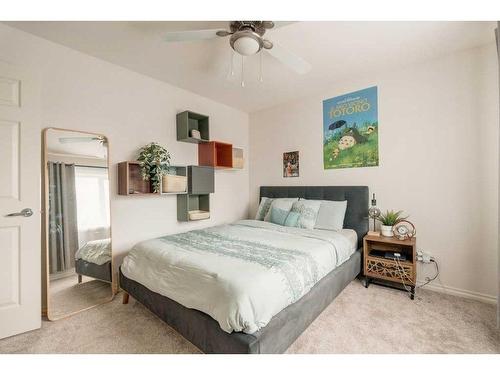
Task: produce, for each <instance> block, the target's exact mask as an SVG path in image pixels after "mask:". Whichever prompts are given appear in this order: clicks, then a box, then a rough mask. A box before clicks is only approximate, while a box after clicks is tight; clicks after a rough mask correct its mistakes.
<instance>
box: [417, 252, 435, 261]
mask: <svg viewBox="0 0 500 375" xmlns="http://www.w3.org/2000/svg"><path fill="white" fill-rule="evenodd" d="M431 259H432V255H431V253H428V252H425V251H422V250H418V251H417V262H422V263H430V262H431Z"/></svg>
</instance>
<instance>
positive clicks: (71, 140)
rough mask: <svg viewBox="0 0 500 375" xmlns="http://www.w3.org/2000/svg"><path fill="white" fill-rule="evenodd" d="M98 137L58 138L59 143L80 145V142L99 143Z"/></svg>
mask: <svg viewBox="0 0 500 375" xmlns="http://www.w3.org/2000/svg"><path fill="white" fill-rule="evenodd" d="M100 140H101V138H99V137H68V138H59V143H81V142H93V141H100Z"/></svg>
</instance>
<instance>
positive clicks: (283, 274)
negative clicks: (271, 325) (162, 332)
mask: <svg viewBox="0 0 500 375" xmlns="http://www.w3.org/2000/svg"><path fill="white" fill-rule="evenodd" d="M356 243H357V239H356V233H355V232H354V231H350V230H343V231H339V232H335V231H326V230H317V229H316V230H315V229H313V230H309V229H301V228H290V227H284V226H280V225H276V224H272V223H269V222H263V221H256V220H241V221H238V222H236V223H234V224H230V225H222V226H216V227H212V228H207V229H202V230H194V231H191V232H186V233H181V234H176V235H170V236H165V237H161V238H157V239H154V240H149V241H145V242H141V243H139V244H137V245H136V246H134V248H133V249H132V250H131V251H130V253H129V254H128V255H127V256H126V257H125V259H124V261H123V264H122V266H121V270H122V272H123V274H124V275H125V276H126V277H127V278H129V279H132V280H135V281H137V282H139V283H141V284H142V285H144V286H145V287H147V288H148V289H150V290H152V291H154V292H156V293H159V294H161V295H163V296H166V297H168V298H170V299H173V300H174V301H176V302H178V303H180V304H182V305H184V306H186V307H188V308H193V309H197V310H199V311H202V312H204V313H206V314H208V315H210V316H211V317H212V318H214V319H215V320H217V321H218V322H219V324H220V327H221V328H222V329H223V330H224V331H226V332H232V331H243V332H245V333H253V332H255V331H257V330H259V329H260V328H262V327H264V326H265V325H266V324H267V323H268V322H269V321H270V320H271V318H272V317H273V316H274V315H276V314H277V313H279V312H280V311H281V310H283V309H284V308H285V307H287V306H288V305H290V304H292V303H294V302H295V301H297V300H298V299H300V298H301V297H302V296H303V295H304V294H306V293H307V292H308V291H309V290H310V289H311V288H312V287H313V286H314V284H316V283H317V282H318V281H319V280H320V279H321V278H322V277H323V276H325V275H326V274H327V273H329V272H330V271H332V270H333V269H334V268H336V267H337V266H339V265H340V264H342V263H343V262H345V261H346V260H347V259H349V257H350V256H351V255H352V254H353V253H354V252H355V250H356Z"/></svg>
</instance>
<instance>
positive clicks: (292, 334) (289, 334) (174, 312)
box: [120, 186, 368, 354]
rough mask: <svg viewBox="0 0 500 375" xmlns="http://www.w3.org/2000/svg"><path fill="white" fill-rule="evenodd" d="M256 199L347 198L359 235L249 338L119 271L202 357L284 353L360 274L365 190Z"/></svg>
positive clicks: (271, 189) (270, 189) (293, 191)
mask: <svg viewBox="0 0 500 375" xmlns="http://www.w3.org/2000/svg"><path fill="white" fill-rule="evenodd" d="M260 197H261V198H262V197H268V198H296V197H297V198H305V199H322V200H333V201H342V200H347V211H346V215H345V219H344V227H345V228H348V229H353V230H355V231H356V233H357V234H358V250H357V251H356V252H355V253H354V254H353V255H352V256H351V257H350V258H349V259H348V260H347V261H346V262H344V263H343V264H342V265H341V266H339V267H337V268H336V269H334V270H333V271H331V272H330V273H329V274H327V275H326V276H325V277H324V278H322V279H321V280H320V281H319V282H318V283H317V284H316V285H315V286H314V287H313V288H312V289H311V290H310V291H309V293H307V294H306V295H304V296H303V297H302V298H301V299H300V300H298V301H297V302H295V303H293V304H292V305H290V306H288V307H286V308H285V309H283V310H282V311H281V312H279V313H278V314H277V315H275V316H274V317H273V318H272V319H271V320H270V322H269V323H268V324H267V325H266V326H265V327H264V328H262V329H260V330H259V331H257V332H255V333H253V334H246V333H242V332H232V333H227V332H224V331H223V330H222V329H221V328H220V326H219V323H218V322H217V321H216V320H214V319H213V318H212V317H210V316H209V315H207V314H205V313H203V312H201V311H198V310H194V309H189V308H186V307H184V306H182V305H181V304H179V303H177V302H175V301H173V300H171V299H170V298H167V297H165V296H162V295H160V294H158V293H155V292H153V291H151V290H149V289H147V288H146V287H145V286H143V285H141V284H140V283H138V282H136V281H134V280H131V279H128V278H127V277H125V276H124V275H123V274H122V273H121V270H120V287H121V288H122V289H123V290H124V291H125V293H124V295H123V303H128V297H129V294H130V295H131V296H132V297H133V298H135V299H136V300H137V301H139V302H140V303H142V304H143V305H144V306H146V307H147V308H148V309H149V310H151V311H152V312H153V313H154V314H156V315H157V316H158V317H160V318H161V319H162V320H163V321H165V322H166V323H167V324H168V325H170V326H171V327H172V328H174V329H175V330H176V331H177V332H179V333H180V334H181V335H182V336H184V337H185V338H186V339H187V340H189V341H191V342H192V343H193V344H194V345H196V346H197V347H198V348H199V349H200V350H201V351H203V352H204V353H220V354H229V353H240V354H243V353H252V354H256V353H283V352H285V351H286V350H287V349H288V347H289V346H290V345H291V344H292V343H293V342H294V341H295V340H296V339H297V338H298V337H299V336H300V335H301V334H302V332H304V330H305V329H306V328H307V327H308V326H309V324H311V323H312V322H313V321H314V320H315V319H316V318H317V317H318V315H319V314H320V313H321V312H322V311H323V310H324V309H325V308H326V307H327V306H328V305H329V304H330V303H331V302H332V301H333V300H334V299H335V297H337V295H339V294H340V292H341V291H342V290H343V289H344V288H345V287H346V286H347V285H348V284H349V283H350V282H351V281H352V280H354V279H355V278H356V277H357V276H358V275H359V273H360V272H361V264H362V259H361V253H362V252H361V247H362V242H363V237H364V236H365V234H366V233H367V231H368V187H366V186H291V187H289V186H262V187H261V188H260Z"/></svg>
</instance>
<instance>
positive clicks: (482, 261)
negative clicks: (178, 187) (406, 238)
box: [250, 44, 499, 300]
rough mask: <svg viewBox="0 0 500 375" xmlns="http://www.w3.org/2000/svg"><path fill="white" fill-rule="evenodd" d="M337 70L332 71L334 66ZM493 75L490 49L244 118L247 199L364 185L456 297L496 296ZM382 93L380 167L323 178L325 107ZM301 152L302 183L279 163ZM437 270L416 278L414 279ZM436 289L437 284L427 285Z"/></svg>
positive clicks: (351, 83) (358, 81)
mask: <svg viewBox="0 0 500 375" xmlns="http://www.w3.org/2000/svg"><path fill="white" fill-rule="evenodd" d="M334 63H335V62H332V64H334ZM497 77H498V68H497V58H496V51H495V46H494V45H493V44H492V45H488V46H485V47H481V48H477V49H473V50H468V51H463V52H460V53H457V54H454V55H452V56H448V57H446V58H442V59H439V60H435V61H430V62H428V63H425V64H420V65H417V66H411V67H408V68H406V69H402V70H398V71H390V72H384V73H381V74H372V75H370V77H369V78H367V77H352V79H349V80H345V81H342V82H338V83H336V84H332V85H331V87H332V89H331V91H329V92H324V93H322V94H321V95H317V96H313V97H308V98H304V99H302V100H298V101H295V102H291V103H287V104H284V105H281V106H278V107H274V108H272V109H268V110H263V111H261V112H257V113H253V114H251V116H250V145H251V148H250V155H251V160H250V198H251V210H250V211H251V212H255V210H256V207H257V200H258V194H259V193H258V188H259V186H261V185H368V186H369V187H370V191H371V192H375V193H376V194H377V198H378V205H379V207H381V208H382V209H403V210H405V211H406V212H407V213H408V214H410V220H411V221H412V222H414V224H415V225H416V227H417V232H418V233H417V239H418V240H417V244H418V247H419V248H420V249H423V250H425V251H428V252H430V253H432V255H433V256H435V257H436V258H437V260H438V262H439V266H440V268H441V277H440V280H441V283H442V285H445V286H446V287H448V290H449V291H451V292H455V293H469V292H470V293H473V294H474V295H475V296H476V297H479V298H481V297H485V298H486V299H491V300H493V298H494V296H496V294H497V266H496V265H497V241H498V240H497V229H498V226H497V221H498V212H497V207H498V205H497V202H498V196H497V191H498V152H499V147H498V139H499V137H498V121H499V120H498V118H499V117H498V79H497ZM373 85H377V86H378V90H379V91H378V94H379V98H378V101H379V126H380V127H379V140H380V141H379V142H380V143H379V152H380V154H379V155H380V166H379V167H372V168H355V169H339V170H324V169H323V159H322V157H323V152H322V141H323V140H322V100H324V99H327V98H331V97H334V96H336V95H341V94H345V93H348V92H351V91H355V90H359V89H363V88H366V87H370V86H373ZM295 150H299V151H300V177H299V178H283V177H282V153H283V152H285V151H295ZM432 271H433V269H432V267H430V266H426V267H425V269H423V270H422V269H420V270H419V272H420V275H419V279H423V277H424V276H425V275H427V274H429V275H432V274H433V272H432ZM433 284H434V285H436V286H439V285H440V283H439V281H435V282H434V283H433Z"/></svg>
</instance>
